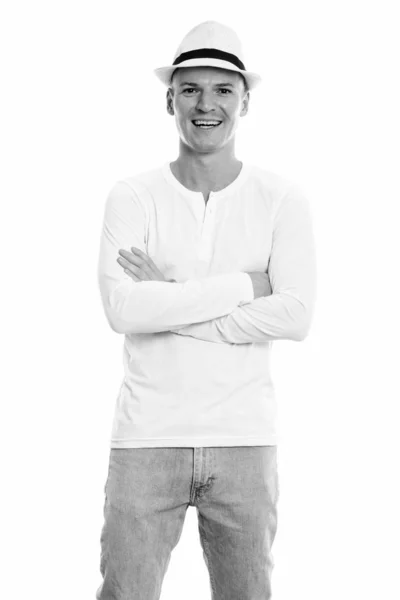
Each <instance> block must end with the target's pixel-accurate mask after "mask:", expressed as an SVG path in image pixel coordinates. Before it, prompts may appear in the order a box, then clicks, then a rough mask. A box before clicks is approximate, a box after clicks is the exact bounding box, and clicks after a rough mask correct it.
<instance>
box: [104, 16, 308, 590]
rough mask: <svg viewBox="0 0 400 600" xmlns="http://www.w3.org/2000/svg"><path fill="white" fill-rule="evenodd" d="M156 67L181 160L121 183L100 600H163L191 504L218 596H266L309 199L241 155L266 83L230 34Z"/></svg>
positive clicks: (110, 307) (110, 220) (111, 206)
mask: <svg viewBox="0 0 400 600" xmlns="http://www.w3.org/2000/svg"><path fill="white" fill-rule="evenodd" d="M155 73H156V74H157V76H158V77H159V78H160V79H161V81H162V82H163V83H164V84H166V85H167V86H168V90H167V111H168V113H169V114H170V115H172V116H174V117H175V121H176V125H177V129H178V132H179V138H180V141H179V156H178V158H177V160H175V161H173V162H169V161H168V162H166V163H165V164H164V165H163V166H162V167H159V168H156V169H153V170H151V171H147V172H145V173H141V174H139V175H136V176H132V177H127V178H126V179H124V180H122V181H119V182H117V183H116V184H115V186H114V187H113V189H112V190H111V192H110V194H109V196H108V198H107V202H106V207H105V214H104V225H103V230H102V236H101V246H100V257H99V270H98V275H99V285H100V291H101V297H102V302H103V306H104V310H105V314H106V316H107V319H108V322H109V324H110V326H111V327H112V329H113V330H114V331H116V332H117V333H121V334H124V335H125V338H124V339H125V345H124V369H125V376H124V380H123V383H122V385H121V388H120V391H119V394H118V398H117V401H116V407H115V417H114V422H113V428H112V435H111V449H110V461H109V471H108V477H107V481H106V485H105V490H104V491H105V496H106V498H105V505H104V518H105V522H104V526H103V529H102V533H101V549H102V553H101V566H100V570H101V574H102V576H103V578H104V581H103V583H102V585H101V586H100V587H99V589H98V590H97V593H96V598H97V600H111V598H112V599H113V600H116V599H118V600H128V599H129V600H133V598H138V599H140V600H156V599H158V598H160V594H161V587H162V581H163V578H164V575H165V573H166V570H167V567H168V564H169V561H170V557H171V552H172V550H173V548H174V547H175V546H176V544H177V543H178V541H179V538H180V535H181V532H182V528H183V523H184V519H185V514H186V510H187V508H188V506H196V509H197V514H198V519H199V533H200V542H201V545H202V548H203V554H204V559H205V562H206V565H207V567H208V571H209V574H210V586H211V592H212V598H213V600H226V599H229V600H255V599H256V598H257V599H260V600H261V599H263V600H267V599H269V598H271V572H272V568H273V564H274V563H273V558H272V554H271V546H272V543H273V540H274V537H275V534H276V529H277V501H278V495H279V491H278V473H277V441H278V436H277V431H276V401H275V395H274V386H273V383H272V380H271V377H270V373H269V360H270V351H271V346H272V344H271V343H272V342H273V341H274V340H278V339H287V340H297V341H300V340H303V339H304V338H305V337H306V335H307V334H308V331H309V328H310V325H311V320H312V314H313V309H314V304H315V289H316V285H315V280H316V260H315V250H314V237H313V229H312V222H311V215H310V210H309V205H308V202H307V200H306V199H305V197H304V196H303V194H302V193H301V191H300V189H299V188H298V187H297V186H296V185H295V184H293V183H291V182H289V181H287V180H285V179H284V178H282V177H279V176H278V175H275V174H273V173H271V172H269V171H266V170H264V169H261V168H259V167H256V166H254V165H248V164H245V163H242V162H241V161H239V160H238V159H237V158H236V157H235V131H236V128H237V126H238V125H239V121H240V118H241V117H243V116H245V115H246V114H247V111H248V108H249V99H250V90H252V89H253V88H254V87H255V85H257V84H258V83H259V82H260V79H261V78H260V77H259V75H257V74H256V73H252V72H249V71H247V70H246V69H245V66H244V60H243V52H242V48H241V43H240V41H239V39H238V37H237V35H236V33H235V32H234V31H233V30H232V29H230V28H228V27H226V26H224V25H222V24H220V23H217V22H215V21H206V22H204V23H201V24H200V25H198V26H197V27H195V28H194V29H192V30H191V31H190V32H189V33H188V34H187V35H186V37H185V38H184V39H183V41H182V43H181V45H180V46H179V48H178V50H177V52H176V54H175V57H174V61H173V64H172V65H170V66H167V67H162V68H160V69H156V71H155Z"/></svg>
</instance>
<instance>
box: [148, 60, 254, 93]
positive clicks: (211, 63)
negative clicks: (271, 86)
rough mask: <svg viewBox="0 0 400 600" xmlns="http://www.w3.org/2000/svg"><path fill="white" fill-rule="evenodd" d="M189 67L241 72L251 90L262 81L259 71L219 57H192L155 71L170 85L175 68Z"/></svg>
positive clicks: (162, 80) (165, 83) (164, 82)
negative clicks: (241, 67) (243, 68)
mask: <svg viewBox="0 0 400 600" xmlns="http://www.w3.org/2000/svg"><path fill="white" fill-rule="evenodd" d="M187 67H216V68H218V69H226V70H228V71H235V72H236V73H241V74H242V75H243V77H244V78H245V79H246V81H247V87H248V88H249V90H252V89H254V88H255V87H256V86H257V85H259V84H260V83H261V81H262V77H261V76H260V75H259V74H258V73H253V72H251V71H243V70H242V69H239V68H238V67H236V66H235V65H233V64H232V63H230V62H227V61H225V60H220V59H218V58H206V59H204V58H192V59H190V60H185V61H184V62H182V63H179V64H177V65H169V66H167V67H159V68H158V69H154V71H153V73H154V74H155V75H156V76H157V77H158V79H159V80H160V81H161V82H162V83H163V84H164V85H166V86H167V87H169V86H170V85H171V77H172V73H173V72H174V71H175V69H184V68H187Z"/></svg>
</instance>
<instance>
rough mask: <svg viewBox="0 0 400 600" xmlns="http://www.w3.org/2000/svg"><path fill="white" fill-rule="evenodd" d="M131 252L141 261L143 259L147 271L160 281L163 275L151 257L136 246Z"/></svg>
mask: <svg viewBox="0 0 400 600" xmlns="http://www.w3.org/2000/svg"><path fill="white" fill-rule="evenodd" d="M131 250H132V253H133V254H134V255H136V256H138V257H139V258H140V259H142V261H143V262H144V264H146V265H147V269H148V270H149V273H152V274H153V275H154V279H159V278H160V275H162V274H161V273H160V271H159V270H158V269H157V266H156V264H155V263H154V262H153V260H152V259H151V258H150V256H149V255H148V254H146V253H145V252H143V251H142V250H140V248H136V247H135V246H132V247H131Z"/></svg>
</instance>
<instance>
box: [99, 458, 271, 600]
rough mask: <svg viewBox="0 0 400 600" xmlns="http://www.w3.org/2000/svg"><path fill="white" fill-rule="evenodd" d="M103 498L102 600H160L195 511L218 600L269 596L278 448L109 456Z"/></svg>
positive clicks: (266, 599)
mask: <svg viewBox="0 0 400 600" xmlns="http://www.w3.org/2000/svg"><path fill="white" fill-rule="evenodd" d="M104 494H105V503H104V525H103V528H102V531H101V537H100V544H101V561H100V572H101V575H102V577H103V582H102V584H101V585H100V587H99V588H98V589H97V592H96V600H159V598H160V595H161V586H162V582H163V578H164V575H165V573H166V571H167V568H168V564H169V562H170V558H171V553H172V550H173V549H174V548H175V546H176V545H177V543H178V541H179V538H180V536H181V533H182V529H183V523H184V520H185V515H186V511H187V508H188V507H189V506H195V507H196V510H197V515H198V526H199V533H200V543H201V546H202V549H203V556H204V560H205V563H206V566H207V569H208V573H209V576H210V587H211V598H212V600H270V598H271V597H272V596H271V574H272V569H273V566H274V561H273V557H272V554H271V546H272V543H273V541H274V537H275V534H276V529H277V502H278V496H279V486H278V471H277V446H234V447H228V446H223V447H203V448H176V447H174V448H111V449H110V460H109V469H108V476H107V481H106V484H105V487H104ZM188 595H189V590H188Z"/></svg>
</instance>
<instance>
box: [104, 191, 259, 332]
mask: <svg viewBox="0 0 400 600" xmlns="http://www.w3.org/2000/svg"><path fill="white" fill-rule="evenodd" d="M147 225H148V218H147V210H146V206H145V203H144V202H143V200H141V199H140V197H139V194H137V193H136V192H135V191H134V190H133V188H132V187H131V186H130V185H129V184H128V183H127V182H124V181H119V182H117V183H116V184H115V185H114V187H113V188H112V189H111V191H110V193H109V195H108V197H107V200H106V203H105V211H104V218H103V226H102V231H101V238H100V251H99V259H98V268H97V277H98V284H99V288H100V294H101V300H102V304H103V308H104V312H105V314H106V317H107V320H108V323H109V325H110V326H111V328H112V329H113V330H114V331H115V332H117V333H124V334H129V333H154V332H159V331H169V330H171V329H173V328H179V327H184V326H185V325H187V324H191V323H198V322H202V321H207V320H209V319H214V318H217V317H221V316H223V315H225V314H228V313H230V312H231V311H232V310H234V309H235V308H236V307H237V306H238V305H240V304H243V303H250V302H251V301H252V300H253V299H254V292H253V285H252V281H251V278H250V276H249V275H248V274H247V273H244V272H234V273H226V274H221V275H216V276H213V277H208V278H205V279H189V280H188V281H185V282H184V283H170V282H166V281H141V282H135V281H133V279H132V278H131V277H129V276H128V275H127V274H126V273H125V272H124V270H123V269H122V267H121V266H120V265H119V264H118V263H117V258H118V257H119V254H118V252H119V250H121V249H125V250H127V251H128V252H131V247H132V246H135V247H137V248H139V249H140V250H142V251H143V252H146V253H147V249H146V245H147V241H146V235H147V233H146V232H147Z"/></svg>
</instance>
